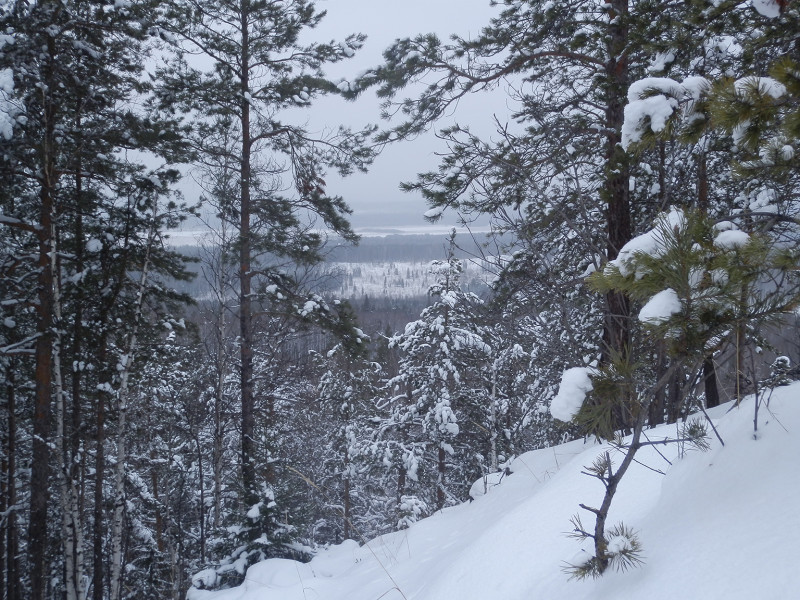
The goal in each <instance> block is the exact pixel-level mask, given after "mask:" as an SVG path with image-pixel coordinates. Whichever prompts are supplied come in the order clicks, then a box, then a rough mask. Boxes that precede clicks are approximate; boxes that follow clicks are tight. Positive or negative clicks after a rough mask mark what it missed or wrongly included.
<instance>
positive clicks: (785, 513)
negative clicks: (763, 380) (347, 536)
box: [188, 383, 800, 600]
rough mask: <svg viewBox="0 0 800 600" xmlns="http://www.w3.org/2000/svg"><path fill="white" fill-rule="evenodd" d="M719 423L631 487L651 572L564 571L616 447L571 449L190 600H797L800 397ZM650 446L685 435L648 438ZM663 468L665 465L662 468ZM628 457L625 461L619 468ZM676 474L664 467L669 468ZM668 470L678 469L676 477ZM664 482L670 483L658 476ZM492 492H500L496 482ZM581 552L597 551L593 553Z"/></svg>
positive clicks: (537, 454)
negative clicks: (600, 473)
mask: <svg viewBox="0 0 800 600" xmlns="http://www.w3.org/2000/svg"><path fill="white" fill-rule="evenodd" d="M767 399H768V401H769V402H768V405H766V404H762V406H761V409H760V412H759V424H758V432H757V434H756V435H754V433H753V409H754V401H753V398H748V399H747V400H746V401H744V402H742V404H741V405H740V406H739V407H736V406H734V405H732V404H728V405H725V406H721V407H718V408H717V409H714V410H713V411H711V416H712V418H713V420H714V422H715V425H716V427H717V429H718V431H719V433H720V435H721V436H722V438H723V441H724V442H725V445H724V446H722V445H721V444H720V443H719V442H718V441H717V440H716V439H715V438H714V437H713V436H712V439H711V440H710V441H711V450H710V451H708V452H705V453H701V452H697V451H689V452H686V453H685V454H683V455H682V456H681V450H682V449H681V448H680V447H678V446H677V445H675V444H671V445H668V446H665V447H658V449H657V450H656V449H655V448H654V447H646V448H644V449H642V450H640V451H639V453H638V454H637V459H638V460H639V461H640V462H641V463H643V464H634V465H633V466H632V467H631V469H630V470H629V472H628V473H627V474H626V475H625V477H624V479H623V480H622V482H621V484H620V487H619V491H618V493H617V496H616V497H615V499H614V504H613V506H612V509H611V514H610V516H609V521H608V523H609V525H613V524H614V523H616V522H619V521H624V523H625V524H626V525H627V526H630V527H633V528H634V529H636V530H637V531H638V533H639V537H640V539H641V542H642V545H643V549H644V557H645V564H644V565H643V566H642V567H640V568H638V569H634V570H632V571H628V572H626V573H617V572H608V573H606V574H605V575H604V576H603V577H602V578H601V579H598V580H586V581H574V580H572V581H571V580H569V576H568V575H567V574H565V573H564V572H563V570H562V568H563V566H564V563H565V562H576V561H578V560H579V559H580V555H581V552H583V551H584V550H583V549H582V548H581V546H580V545H579V544H578V543H576V542H575V541H574V540H573V539H570V538H568V537H567V536H566V535H565V532H567V530H568V529H569V528H570V521H569V520H570V517H571V516H572V515H574V514H576V513H580V512H583V513H584V514H583V515H581V516H582V518H583V520H584V524H587V523H591V524H593V519H591V518H590V517H591V515H589V514H588V513H586V512H585V511H581V510H580V508H579V507H578V503H580V502H583V503H586V504H589V505H593V504H594V505H597V504H599V502H600V500H601V498H602V495H603V490H602V485H601V484H600V483H599V482H598V481H597V480H596V479H593V478H590V477H587V476H586V475H583V474H581V470H582V469H583V467H584V465H588V464H591V463H592V461H593V460H594V458H595V457H596V456H597V455H598V454H599V453H600V452H604V451H606V450H607V446H605V445H600V444H596V443H591V442H589V443H584V442H583V441H582V440H578V441H574V442H570V443H567V444H563V445H561V446H557V447H554V448H547V449H544V450H537V451H534V452H529V453H527V454H524V455H522V456H521V457H519V458H517V459H516V460H515V461H514V462H513V463H512V465H511V470H512V471H513V474H512V475H510V476H507V477H505V478H503V479H502V481H501V482H500V483H499V485H495V486H492V487H490V488H489V492H488V493H487V494H485V495H482V496H480V497H478V498H477V499H476V500H475V501H474V502H471V503H469V504H463V505H460V506H456V507H452V508H448V509H445V510H444V511H442V512H440V513H437V514H435V515H434V516H432V517H429V518H427V519H424V520H422V521H420V522H418V523H416V524H415V525H413V526H412V527H411V528H410V529H408V530H405V531H402V532H397V533H392V534H388V535H384V536H382V537H379V538H377V539H374V540H371V541H369V542H368V543H367V544H364V545H363V546H359V544H357V543H356V542H352V541H350V542H346V543H344V544H341V545H339V546H335V547H331V548H329V549H327V550H323V551H321V552H319V554H318V555H317V556H316V557H315V558H314V559H313V560H312V561H311V562H310V563H308V564H301V563H297V562H294V561H290V560H278V559H272V560H267V561H265V562H263V563H260V564H257V565H254V566H253V567H251V568H250V569H249V571H248V572H247V579H246V581H245V583H244V584H243V585H242V586H240V587H238V588H234V589H230V590H224V591H220V592H209V591H204V590H197V589H192V590H191V591H190V593H189V595H188V598H189V600H311V599H316V600H378V599H381V600H400V599H406V600H411V599H415V600H452V599H454V598H458V599H459V600H495V599H496V600H523V599H524V600H529V599H530V598H546V599H548V600H560V599H563V600H580V599H587V600H588V599H596V600H600V599H606V600H607V599H611V598H613V599H615V600H620V599H627V598H631V599H633V598H651V599H660V598H665V599H666V598H725V599H726V600H737V599H742V600H744V599H747V600H750V599H751V598H763V599H774V600H779V599H788V598H794V597H797V596H796V594H797V590H800V569H797V567H796V565H795V563H796V556H795V553H794V548H795V546H796V541H797V540H798V539H800V519H798V516H797V510H798V507H797V499H798V497H800V467H798V457H800V383H795V384H793V385H791V386H787V387H781V388H777V389H776V390H775V391H774V392H773V393H772V394H771V395H770V394H769V392H767V394H766V395H765V396H764V401H765V403H766V401H767ZM645 433H646V434H647V436H648V438H649V439H650V440H656V439H663V438H666V437H674V436H675V435H676V433H677V432H676V427H675V426H674V425H672V426H661V427H658V428H656V429H650V430H646V432H645ZM659 453H660V454H662V455H663V456H661V455H660V454H659ZM618 456H619V455H618ZM667 460H668V461H669V462H667ZM670 463H671V464H670ZM656 470H660V471H663V472H664V473H665V475H663V474H661V473H659V472H657V471H656ZM492 483H494V482H492ZM585 550H587V551H591V549H590V548H589V547H588V545H586V547H585Z"/></svg>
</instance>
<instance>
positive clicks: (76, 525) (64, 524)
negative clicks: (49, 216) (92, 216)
mask: <svg viewBox="0 0 800 600" xmlns="http://www.w3.org/2000/svg"><path fill="white" fill-rule="evenodd" d="M57 256H58V254H57V252H56V244H55V242H54V243H53V252H52V253H51V268H52V270H53V273H54V277H53V317H54V324H55V326H56V333H55V336H54V343H53V367H52V368H53V384H54V385H53V387H54V390H53V391H54V394H55V400H56V455H57V457H58V479H59V488H60V492H61V494H60V495H61V534H62V538H63V539H62V545H63V549H64V587H65V591H66V599H67V600H84V597H85V596H84V590H83V564H82V558H83V557H82V553H81V552H80V550H81V548H80V546H82V543H79V541H80V536H81V533H80V528H81V525H80V522H79V518H78V514H77V512H78V507H77V501H78V496H77V490H76V488H75V482H74V481H73V478H72V460H71V458H70V454H71V452H70V446H71V444H70V443H69V441H68V436H67V432H66V406H65V402H64V377H63V373H62V369H61V355H62V338H61V333H60V332H61V329H62V314H61V282H60V274H59V267H58V260H57Z"/></svg>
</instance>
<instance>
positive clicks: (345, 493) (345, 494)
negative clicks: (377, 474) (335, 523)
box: [342, 441, 353, 540]
mask: <svg viewBox="0 0 800 600" xmlns="http://www.w3.org/2000/svg"><path fill="white" fill-rule="evenodd" d="M346 443H347V442H346V441H345V444H346ZM350 467H351V463H350V451H349V450H348V448H347V446H346V445H345V449H344V480H343V482H342V483H343V484H344V489H343V490H342V504H343V506H344V515H343V516H344V526H343V528H342V530H343V531H342V537H343V538H344V539H346V540H349V539H351V537H352V534H351V532H350V523H351V518H352V516H353V515H352V511H353V506H352V501H353V499H352V498H351V496H350Z"/></svg>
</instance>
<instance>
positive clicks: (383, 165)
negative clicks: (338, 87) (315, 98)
mask: <svg viewBox="0 0 800 600" xmlns="http://www.w3.org/2000/svg"><path fill="white" fill-rule="evenodd" d="M317 6H318V8H320V9H324V10H327V11H328V14H327V16H326V18H325V20H324V21H323V22H322V23H321V24H320V26H319V27H318V28H317V30H316V32H314V33H315V35H317V36H318V39H320V40H329V39H342V38H344V37H345V36H346V35H347V34H349V33H356V32H358V33H364V34H366V35H367V41H366V44H365V45H364V48H363V49H362V50H361V51H360V52H359V53H357V54H356V56H355V57H353V58H352V59H351V60H349V61H346V62H344V63H341V64H338V65H335V70H334V69H330V70H329V72H330V75H331V76H334V77H345V78H352V77H353V75H355V74H357V73H360V72H362V71H363V70H365V69H367V68H369V67H372V66H375V65H377V64H379V63H380V62H381V53H382V52H383V51H384V50H385V49H386V48H387V47H388V46H389V45H390V44H391V43H392V42H393V41H394V40H395V39H397V38H401V37H408V36H414V35H416V34H419V33H428V32H434V33H436V34H438V35H439V36H440V37H441V38H442V39H446V38H447V37H448V36H449V35H451V34H453V33H457V34H459V35H461V36H463V37H468V36H470V35H472V36H474V35H477V34H478V33H479V32H480V30H481V28H482V27H483V26H485V25H486V24H488V22H489V19H490V18H491V17H492V16H493V15H495V14H496V13H497V12H498V8H497V7H491V6H489V0H402V1H398V0H321V1H319V2H318V4H317ZM498 104H499V105H498ZM495 112H501V113H502V112H506V110H505V105H504V103H502V100H500V101H499V102H498V96H497V95H495V96H494V97H493V98H492V97H486V96H484V97H480V96H476V97H475V98H472V99H470V100H469V101H467V102H462V103H461V104H460V105H459V108H458V111H457V113H456V114H455V115H453V116H452V117H451V121H452V120H458V122H460V123H463V124H467V123H468V124H470V125H471V126H473V127H475V128H476V129H477V130H478V131H481V130H484V131H487V132H488V131H489V125H490V123H491V118H492V114H493V113H495ZM323 122H324V123H325V124H327V125H329V126H335V125H338V124H340V123H343V124H347V125H351V126H354V127H355V126H358V125H361V124H364V123H370V122H371V123H378V124H380V125H383V126H386V123H385V122H380V116H379V101H378V100H377V99H376V98H375V94H374V92H372V91H368V92H366V93H365V94H364V95H363V97H362V98H360V99H359V100H357V101H356V102H353V103H349V102H345V101H343V100H341V99H339V98H330V99H325V100H324V101H322V102H319V103H318V104H317V105H316V106H315V107H314V108H313V109H312V117H311V122H310V124H311V125H312V126H316V124H317V123H323ZM444 124H445V123H442V124H441V125H444ZM481 126H483V127H481ZM443 148H444V147H443V146H442V145H441V143H440V142H439V141H438V140H437V139H436V138H435V136H434V135H432V134H428V135H426V136H423V137H422V138H420V139H417V140H414V141H412V142H404V143H400V144H396V145H394V146H391V147H389V148H387V149H386V150H385V151H384V152H383V154H382V155H381V156H379V157H378V159H377V161H376V162H375V164H374V165H373V166H372V168H371V169H370V172H369V173H368V174H366V175H364V174H355V175H352V176H350V177H348V178H346V179H344V180H342V179H340V178H337V177H333V176H331V177H329V178H328V185H329V191H330V192H331V193H335V194H340V195H342V196H343V197H344V198H345V199H346V200H347V201H348V203H349V204H350V206H351V207H352V208H353V211H354V213H353V217H352V222H353V225H354V226H355V227H356V228H357V229H358V230H361V231H362V232H368V231H370V230H371V231H376V230H377V231H381V230H384V229H385V230H387V231H388V230H391V229H397V228H400V227H403V228H409V227H412V228H415V229H419V228H426V229H431V230H432V231H433V230H434V228H433V227H432V226H431V225H427V224H426V221H425V220H424V219H423V217H422V213H424V212H425V211H426V210H427V206H426V205H425V202H424V200H423V199H422V198H421V197H420V196H419V195H415V194H408V193H403V192H401V191H400V190H399V189H398V186H399V184H400V182H401V181H412V180H414V178H415V175H416V174H417V173H418V172H422V171H427V170H433V169H435V168H436V165H437V164H438V159H437V157H436V156H435V152H436V151H442V150H443ZM453 222H454V217H451V218H449V219H448V218H447V215H445V218H444V219H443V221H442V223H443V224H452V223H453ZM426 225H427V227H426ZM436 229H438V230H441V226H440V227H438V228H436Z"/></svg>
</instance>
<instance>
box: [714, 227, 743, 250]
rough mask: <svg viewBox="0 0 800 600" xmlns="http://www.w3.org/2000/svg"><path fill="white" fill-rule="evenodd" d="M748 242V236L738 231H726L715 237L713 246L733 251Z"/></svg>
mask: <svg viewBox="0 0 800 600" xmlns="http://www.w3.org/2000/svg"><path fill="white" fill-rule="evenodd" d="M749 241H750V235H749V234H747V233H746V232H744V231H741V230H739V229H728V230H727V231H721V232H720V233H719V235H717V237H715V238H714V245H715V246H716V247H717V248H722V249H723V250H733V249H735V248H741V247H742V246H744V245H746V244H747V242H749Z"/></svg>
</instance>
